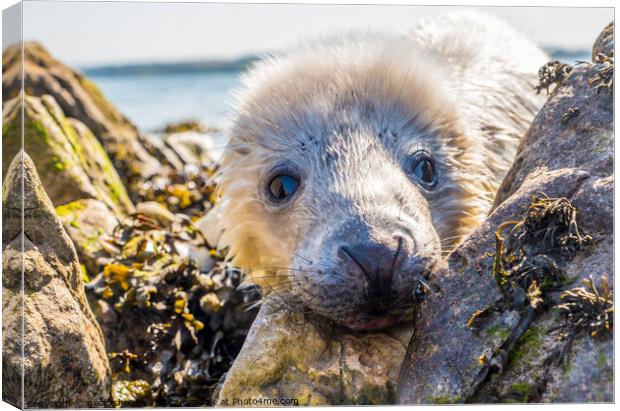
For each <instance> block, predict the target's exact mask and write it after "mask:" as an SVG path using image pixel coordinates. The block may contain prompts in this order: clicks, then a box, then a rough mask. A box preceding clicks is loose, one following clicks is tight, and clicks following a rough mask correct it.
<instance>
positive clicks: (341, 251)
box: [338, 245, 370, 281]
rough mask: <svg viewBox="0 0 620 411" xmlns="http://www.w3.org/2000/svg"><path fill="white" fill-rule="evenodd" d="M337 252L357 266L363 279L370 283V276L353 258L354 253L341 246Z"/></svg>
mask: <svg viewBox="0 0 620 411" xmlns="http://www.w3.org/2000/svg"><path fill="white" fill-rule="evenodd" d="M338 252H339V253H341V254H344V255H345V256H346V257H348V258H349V259H350V260H351V261H353V262H354V263H355V264H357V266H358V267H359V268H360V269H361V270H362V273H363V274H364V277H366V280H367V281H370V274H369V273H368V271H367V268H366V267H364V265H363V264H362V263H361V262H360V261H358V260H357V258H355V255H354V252H353V251H352V250H351V249H350V248H349V247H347V246H344V245H341V246H340V248H339V249H338Z"/></svg>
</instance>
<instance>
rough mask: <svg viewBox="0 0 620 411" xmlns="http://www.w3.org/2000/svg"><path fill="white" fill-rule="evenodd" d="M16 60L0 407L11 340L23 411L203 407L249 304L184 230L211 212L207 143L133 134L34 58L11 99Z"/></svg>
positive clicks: (8, 152) (10, 69)
mask: <svg viewBox="0 0 620 411" xmlns="http://www.w3.org/2000/svg"><path fill="white" fill-rule="evenodd" d="M18 56H19V48H17V47H15V48H9V49H7V50H6V51H5V52H4V55H3V69H4V72H5V76H4V77H3V92H4V94H3V101H4V104H3V107H4V109H3V139H2V146H3V153H4V154H3V156H4V158H3V181H4V194H5V196H4V198H3V214H4V221H5V224H4V226H3V239H4V243H3V250H4V251H3V272H4V276H3V293H4V310H3V315H4V321H3V327H4V328H3V330H4V334H3V335H4V347H5V352H4V354H5V355H4V358H5V361H4V362H3V367H4V374H3V375H4V384H3V387H4V389H3V397H4V398H5V399H6V400H7V401H9V402H10V403H13V404H15V405H19V404H20V401H21V399H20V397H21V387H20V384H21V377H22V375H21V374H22V371H21V364H20V361H21V341H22V338H23V339H24V340H23V341H24V342H25V343H26V351H25V354H26V358H25V361H26V368H25V375H24V379H25V384H26V385H25V391H24V393H25V404H22V405H25V406H27V407H53V406H54V405H56V406H61V407H67V406H69V407H87V406H91V405H92V404H100V405H101V404H104V405H109V406H110V405H122V406H141V405H160V406H168V405H177V406H189V405H191V406H198V405H209V404H210V403H211V397H212V392H213V390H214V389H215V388H216V386H217V383H218V381H219V379H220V377H221V376H222V375H223V373H225V372H226V371H227V370H228V368H229V367H230V365H231V363H232V361H233V359H234V358H235V356H236V354H237V352H238V351H239V350H240V348H241V345H242V343H243V341H244V339H245V334H246V333H247V330H248V328H249V326H250V324H251V322H252V320H253V319H254V316H255V315H256V311H257V309H255V308H252V302H254V301H255V300H256V299H257V298H258V294H257V293H256V291H255V290H253V289H244V290H242V289H239V285H240V283H241V280H242V277H241V273H240V272H239V271H238V270H237V269H235V268H234V267H231V266H229V265H228V264H227V263H226V262H225V261H224V260H223V257H222V252H220V251H218V250H216V249H215V248H214V247H213V246H211V245H210V244H208V243H207V241H206V240H205V239H204V237H203V236H202V234H201V233H200V232H199V231H198V230H197V229H196V228H195V227H194V225H193V222H194V221H195V220H196V219H197V218H198V217H200V216H202V215H203V214H204V213H206V212H207V211H208V210H209V209H210V208H211V206H212V204H213V202H214V201H215V196H214V188H215V186H214V183H213V181H212V178H213V175H214V173H215V172H216V170H217V164H216V163H215V162H214V160H213V153H212V152H211V147H212V143H211V142H210V140H209V137H208V134H207V133H208V130H197V129H196V128H195V127H194V128H191V127H188V124H180V125H178V126H175V125H170V126H168V131H167V132H166V133H165V135H164V136H163V137H152V136H149V135H144V134H141V133H140V132H139V131H138V130H137V129H136V127H135V126H133V124H131V122H130V121H129V120H128V119H126V118H125V117H124V116H123V115H122V114H120V113H119V112H118V111H117V110H116V109H115V108H114V107H113V106H112V105H111V104H110V103H109V102H108V101H107V100H106V99H105V97H104V96H103V95H102V94H101V92H100V91H99V89H98V88H97V87H96V86H95V85H94V84H93V83H92V82H90V81H89V80H88V79H87V78H85V77H84V76H82V75H81V74H80V73H78V72H76V71H74V70H72V69H71V68H69V67H67V66H65V65H63V64H62V63H60V62H59V61H57V60H55V59H54V58H53V57H51V56H50V55H49V54H48V53H47V52H46V51H45V50H44V49H43V47H42V46H41V45H39V44H37V43H27V44H26V45H25V48H24V59H25V61H24V69H25V71H24V72H25V78H24V85H25V94H24V95H23V98H22V96H21V95H20V90H19V85H20V83H21V79H20V71H19V70H18V69H19V66H20V64H19V60H18ZM22 110H23V115H24V117H23V124H22V117H21V114H22ZM22 127H23V129H24V151H25V153H27V154H24V152H23V151H22V150H21V129H22ZM9 166H10V167H9ZM22 169H23V173H24V175H25V176H26V180H25V181H26V183H27V184H26V186H25V197H24V201H26V203H30V202H32V204H33V205H32V207H30V206H27V207H26V216H25V217H26V220H25V226H26V232H25V237H26V240H25V243H24V251H25V256H26V259H25V260H24V262H23V264H22V263H20V258H19V255H20V250H21V246H22V243H21V241H22V239H23V236H21V235H20V234H19V229H20V227H21V222H20V216H19V210H20V207H19V204H20V201H21V198H22V197H21V192H20V189H21V184H20V183H19V178H21V175H22ZM30 209H32V211H29V210H30ZM51 227H53V229H51ZM58 238H60V239H61V240H62V241H58ZM31 243H32V244H31ZM199 257H200V258H199ZM197 259H200V261H202V262H203V264H202V266H198V263H197V261H196V260H197ZM31 261H32V262H31ZM22 268H24V270H25V282H26V283H25V294H20V292H19V290H20V284H21V280H20V278H21V269H22ZM31 283H33V284H31ZM22 305H23V306H24V307H25V309H24V312H23V316H22V313H21V311H20V310H21V306H22ZM80 318H83V319H82V320H80ZM22 324H23V325H24V326H25V333H24V335H22V333H21V325H22ZM42 364H47V366H45V367H42V366H41V365H42ZM66 364H69V367H68V368H67V367H66ZM52 381H55V382H52ZM89 404H90V405H89Z"/></svg>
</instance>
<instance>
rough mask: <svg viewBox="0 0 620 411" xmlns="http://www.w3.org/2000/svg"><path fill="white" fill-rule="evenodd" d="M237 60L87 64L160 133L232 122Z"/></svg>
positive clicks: (567, 56)
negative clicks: (191, 123) (184, 124)
mask: <svg viewBox="0 0 620 411" xmlns="http://www.w3.org/2000/svg"><path fill="white" fill-rule="evenodd" d="M547 51H548V53H549V54H550V56H551V57H552V59H557V60H560V61H562V62H565V63H571V64H574V63H575V61H578V60H589V59H590V55H589V51H588V50H577V51H575V50H562V49H553V48H550V49H548V50H547ZM240 66H241V65H240V64H239V62H238V61H236V62H231V64H230V66H229V67H228V68H227V67H222V66H221V65H219V66H218V67H217V68H216V69H210V68H208V67H209V66H208V65H207V67H205V68H204V69H202V68H198V69H197V68H196V67H195V64H194V65H192V69H191V70H188V69H187V67H189V65H186V64H179V63H176V64H174V65H169V66H164V67H162V66H157V67H155V69H153V67H151V66H149V67H148V70H147V69H145V68H144V67H136V66H125V67H113V68H109V67H108V68H101V67H100V68H96V67H95V68H88V69H83V72H84V73H85V75H86V76H87V77H89V78H90V79H91V80H93V81H94V82H95V83H96V84H97V85H98V86H99V87H100V88H101V90H102V91H103V93H104V95H105V96H106V97H107V98H108V99H109V100H110V101H111V102H112V103H113V104H114V105H115V106H116V107H117V108H118V109H119V110H120V111H121V112H122V113H123V114H124V115H125V116H126V117H128V118H129V119H130V120H131V121H132V122H133V123H134V124H136V125H137V126H138V128H139V129H140V130H142V131H143V132H147V133H153V134H157V133H158V132H159V131H160V130H161V129H162V128H163V127H164V126H165V125H166V124H169V123H175V122H180V121H184V120H196V121H199V122H201V123H203V124H204V125H206V126H208V127H215V128H217V129H220V130H223V131H225V130H226V129H227V128H228V127H229V126H230V124H231V117H232V112H233V109H232V104H233V102H234V100H233V97H232V92H233V90H234V89H236V88H238V87H240V85H241V83H240V78H239V77H240V74H241V71H242V69H239V67H240ZM214 143H215V146H216V151H220V150H221V148H223V145H225V143H226V133H225V132H222V133H217V134H216V135H215V136H214Z"/></svg>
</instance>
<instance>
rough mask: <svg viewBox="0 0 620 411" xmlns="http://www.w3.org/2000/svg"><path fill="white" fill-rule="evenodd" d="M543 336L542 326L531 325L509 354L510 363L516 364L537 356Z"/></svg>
mask: <svg viewBox="0 0 620 411" xmlns="http://www.w3.org/2000/svg"><path fill="white" fill-rule="evenodd" d="M542 336H543V330H542V329H541V328H540V327H530V328H529V329H528V330H527V331H526V332H525V333H524V334H523V336H521V338H520V339H519V341H518V342H517V344H516V346H515V348H514V349H513V350H512V351H511V352H510V354H509V355H508V361H509V363H512V364H515V363H519V362H522V361H528V360H530V359H532V358H535V357H536V356H537V354H538V351H539V350H540V345H541V339H542Z"/></svg>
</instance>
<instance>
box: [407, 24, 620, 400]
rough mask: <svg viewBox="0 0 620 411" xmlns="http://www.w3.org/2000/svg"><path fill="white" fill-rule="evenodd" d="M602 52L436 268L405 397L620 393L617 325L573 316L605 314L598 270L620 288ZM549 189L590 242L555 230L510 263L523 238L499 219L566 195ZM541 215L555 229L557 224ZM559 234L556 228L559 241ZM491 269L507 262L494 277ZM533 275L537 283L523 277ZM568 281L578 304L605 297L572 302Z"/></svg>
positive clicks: (547, 114)
mask: <svg viewBox="0 0 620 411" xmlns="http://www.w3.org/2000/svg"><path fill="white" fill-rule="evenodd" d="M612 37H613V35H612ZM599 43H600V40H599V41H597V44H599ZM601 47H602V46H601ZM604 47H609V45H608V46H604ZM611 47H613V44H612V45H611ZM595 50H596V47H595ZM595 61H596V63H595V64H582V65H578V66H576V67H575V68H573V69H572V71H571V73H570V75H569V76H568V78H567V79H565V80H564V81H563V82H562V83H560V84H559V85H558V86H557V87H556V89H555V90H554V91H553V93H552V94H551V96H550V97H549V100H548V101H547V103H546V104H545V106H544V107H543V108H542V109H541V111H540V113H539V114H538V115H537V117H536V118H535V120H534V121H533V123H532V125H531V127H530V129H529V131H528V132H527V133H526V135H525V137H524V138H523V140H522V143H521V145H520V148H519V150H518V153H517V156H516V159H515V163H514V165H513V166H512V168H511V170H510V171H509V172H508V174H507V176H506V178H505V179H504V181H503V183H502V185H501V187H500V190H499V193H498V195H497V198H496V201H495V205H494V208H493V211H492V212H491V214H490V215H489V217H488V219H487V221H486V222H485V223H484V224H483V225H482V226H481V227H479V228H478V229H477V230H476V231H474V232H473V233H472V234H471V235H470V236H469V237H468V238H467V239H465V240H464V241H463V242H462V243H461V244H460V245H459V246H458V247H457V248H456V249H455V250H453V251H452V253H451V254H450V255H449V257H448V259H447V261H446V262H445V263H444V264H443V266H442V267H439V268H438V269H437V270H436V271H434V273H433V277H432V279H431V284H432V287H433V289H435V290H436V291H435V292H434V293H432V294H431V295H430V296H429V297H428V299H427V300H426V301H425V302H424V303H423V305H422V306H421V307H420V309H419V310H418V314H417V316H416V319H415V334H414V336H413V337H412V340H411V341H410V343H409V347H408V351H407V355H406V356H405V361H404V363H403V366H402V369H401V373H400V377H399V384H398V394H397V398H398V403H400V404H414V403H415V404H419V403H464V402H476V403H480V402H593V401H605V402H613V400H614V397H613V339H612V338H611V336H610V331H608V330H606V329H605V327H603V326H602V325H601V327H602V329H601V330H598V329H594V328H589V327H593V326H591V325H587V326H584V327H582V328H579V326H577V325H576V322H575V320H574V319H575V318H579V316H582V315H583V316H588V315H591V314H592V312H595V313H596V314H597V315H599V314H600V315H601V316H602V315H603V314H602V312H603V311H602V309H601V311H599V307H603V306H604V307H607V308H606V309H610V307H613V301H612V300H610V299H609V298H607V297H601V298H599V297H596V296H595V294H594V289H593V288H592V287H591V285H592V284H590V283H589V277H591V278H592V281H593V283H594V286H595V287H596V288H597V290H598V291H597V292H598V293H599V294H600V295H602V296H603V295H605V294H606V291H605V290H606V286H605V283H606V281H605V279H604V278H605V277H607V278H608V279H609V284H610V292H612V291H613V290H612V289H613V275H614V271H613V264H612V261H613V227H612V224H611V223H610V222H611V221H613V181H614V175H613V135H614V134H613V133H614V131H613V96H612V93H611V92H612V90H611V89H609V88H605V87H601V88H599V89H597V86H598V85H599V84H601V82H602V81H601V80H599V79H601V78H602V77H601V76H604V75H605V73H603V70H608V69H609V67H610V64H609V62H605V61H603V60H600V59H599V60H595ZM611 69H612V70H613V63H611ZM607 73H608V72H607ZM592 79H594V81H590V80H592ZM603 82H604V81H603ZM540 193H545V194H546V195H547V196H549V197H552V198H561V197H564V198H566V199H568V200H569V201H570V203H572V206H574V207H575V209H576V210H577V215H576V216H577V218H576V222H577V223H578V224H577V226H578V229H579V233H577V235H576V236H573V237H572V240H569V242H570V241H573V240H574V241H576V240H575V239H576V238H578V237H579V236H581V238H582V239H585V238H586V237H584V236H585V234H588V235H590V236H592V238H593V241H586V240H584V243H585V244H586V245H584V246H581V247H576V251H575V252H574V256H573V255H572V253H567V252H566V250H562V249H560V247H559V245H558V243H557V241H555V242H554V243H550V242H548V240H549V238H548V239H547V240H543V239H542V238H541V239H540V241H537V242H530V243H523V244H524V245H523V246H522V248H521V251H519V253H525V254H511V256H513V257H518V259H517V260H516V262H520V264H526V263H528V264H531V266H527V265H511V264H512V263H511V262H510V261H509V257H510V256H507V255H506V254H502V253H504V252H505V251H506V250H509V249H510V244H511V242H513V241H519V240H516V239H515V237H513V236H512V235H511V234H510V231H511V230H510V229H508V228H507V229H503V230H502V231H501V233H500V235H501V236H502V238H503V240H502V241H500V240H498V239H497V238H496V235H495V233H496V231H497V230H498V227H499V226H500V224H502V223H505V222H507V221H510V220H522V219H523V218H524V217H525V216H526V215H528V213H532V212H533V210H536V207H537V206H536V204H554V205H555V206H557V204H559V203H557V202H549V203H545V202H544V201H543V202H542V203H540V201H541V200H540V198H542V197H544V196H542V195H541V194H540ZM533 196H538V199H539V200H533V199H532V197H533ZM564 204H566V203H564ZM533 207H534V208H533ZM567 210H570V209H569V208H567ZM547 211H548V212H550V213H552V211H549V209H548V210H547ZM529 215H531V214H529ZM545 215H546V214H545ZM551 215H554V214H551ZM549 218H551V217H549ZM530 221H535V220H530ZM539 221H542V223H541V224H543V225H545V224H550V226H549V227H550V228H551V227H554V226H553V225H552V224H555V223H551V222H550V221H553V220H539ZM556 221H557V220H556ZM508 227H514V225H512V224H510V223H508ZM521 227H523V226H521ZM558 227H559V226H558ZM543 228H544V227H543ZM574 228H575V227H574V226H572V225H570V224H565V225H564V226H562V228H561V229H562V230H566V232H567V233H570V232H573V233H575V231H574V230H573V231H570V230H572V229H574ZM515 230H517V229H516V228H515ZM558 230H559V229H558ZM517 232H520V231H517ZM542 233H543V234H544V233H545V231H544V230H543V231H542ZM549 233H550V231H547V234H549ZM584 233H585V234H584ZM528 235H532V236H533V234H528ZM556 235H557V231H554V232H553V233H552V234H549V236H550V238H551V239H555V238H558V237H556ZM496 242H500V243H501V244H503V246H504V248H503V250H504V251H501V252H500V254H499V255H501V256H504V257H505V258H504V259H503V260H501V265H497V266H495V265H494V262H495V261H494V255H495V253H496V252H497V251H496V248H497V247H496V246H495V244H496ZM506 247H508V248H506ZM535 250H545V253H544V254H541V253H539V252H538V251H535ZM489 255H490V256H489ZM523 255H525V260H523V259H521V258H522V257H523ZM550 261H551V262H550ZM515 264H516V263H515ZM553 265H557V269H555V268H553ZM494 267H502V270H500V271H497V272H498V273H499V274H498V276H497V277H496V278H494V275H493V273H494ZM503 267H509V268H511V271H506V270H505V269H504V268H503ZM520 267H521V268H520ZM527 267H529V270H530V271H527V270H526V269H527ZM502 272H503V273H504V274H502ZM558 272H560V273H562V274H563V275H562V277H560V278H558V277H557V275H558V274H557V273H558ZM524 273H525V274H524ZM528 273H529V274H528ZM540 273H542V274H540ZM528 275H529V276H530V277H528ZM538 275H542V277H535V276H538ZM517 276H521V277H517ZM554 276H555V277H554ZM518 278H520V279H518ZM528 278H529V280H528ZM536 278H538V279H539V282H538V283H537V284H536V285H535V286H533V287H532V286H531V282H532V280H531V279H536ZM541 278H542V279H541ZM496 279H497V281H496ZM584 280H585V283H582V281H584ZM502 281H504V282H505V283H504V284H503V285H502ZM519 281H521V282H519ZM526 281H529V282H530V287H532V288H529V287H528V289H527V290H525V289H524V287H523V286H522V285H520V284H525V282H526ZM533 281H536V280H533ZM539 286H540V287H539ZM568 290H570V291H571V292H572V293H573V295H577V296H578V297H574V298H577V301H589V300H586V299H585V298H586V297H584V296H587V295H589V296H593V297H592V298H594V300H596V301H598V302H600V306H598V305H592V304H591V303H588V304H585V306H587V307H597V308H596V309H595V308H591V310H592V312H590V311H588V310H589V309H584V308H579V309H576V308H575V310H576V311H570V310H571V309H572V308H570V307H569V306H568V305H567V304H568V303H567V302H568V301H571V298H573V297H571V295H570V294H569V293H567V291H568ZM511 293H512V294H511ZM539 298H540V299H542V301H538V299H539ZM610 304H611V305H610ZM534 306H535V307H534ZM572 307H578V305H573V306H572ZM611 309H613V308H611ZM478 310H481V311H480V312H477V311H478ZM568 312H570V313H571V315H570V316H568V314H567V313H568ZM571 318H572V319H571ZM584 318H585V317H584ZM601 318H602V317H601ZM594 323H596V321H595V320H594V319H591V320H587V321H584V323H583V324H594ZM607 326H609V327H612V326H613V324H612V323H609V324H607V325H606V327H607ZM611 334H612V335H613V331H611Z"/></svg>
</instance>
